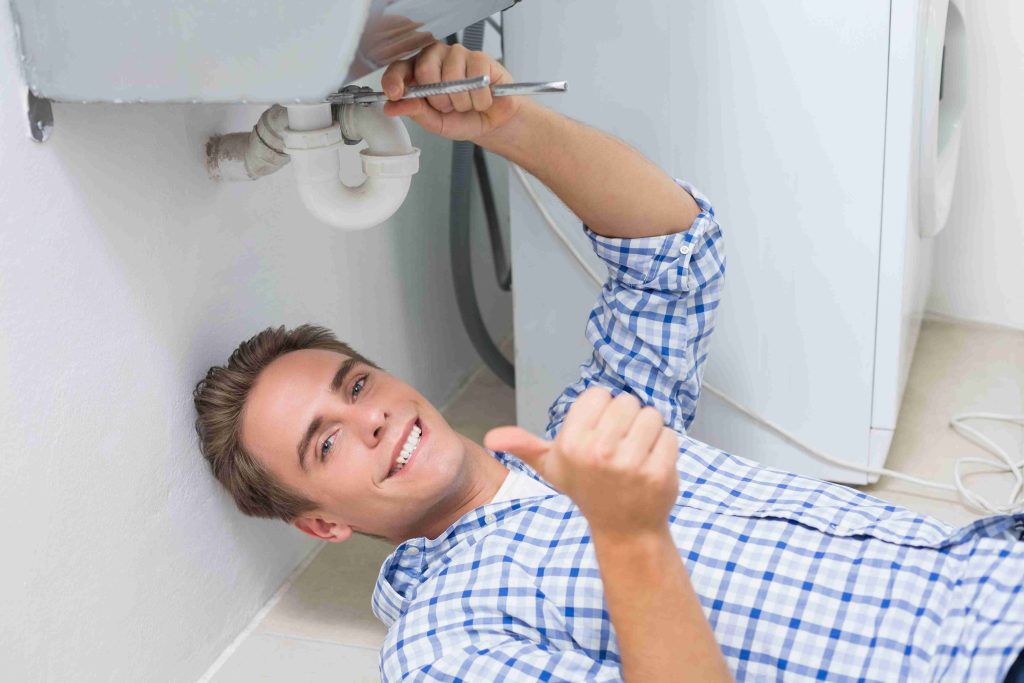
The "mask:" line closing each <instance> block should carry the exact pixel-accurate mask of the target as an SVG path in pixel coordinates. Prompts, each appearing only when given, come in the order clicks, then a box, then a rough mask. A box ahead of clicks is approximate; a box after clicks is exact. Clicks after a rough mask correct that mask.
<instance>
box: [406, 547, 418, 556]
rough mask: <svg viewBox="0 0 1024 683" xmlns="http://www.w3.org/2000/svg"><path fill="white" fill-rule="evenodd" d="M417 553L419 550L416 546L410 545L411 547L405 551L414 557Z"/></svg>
mask: <svg viewBox="0 0 1024 683" xmlns="http://www.w3.org/2000/svg"><path fill="white" fill-rule="evenodd" d="M419 551H420V549H419V548H417V547H416V546H414V545H411V546H409V547H408V549H407V550H406V552H408V553H409V554H410V555H415V554H417V553H418V552H419Z"/></svg>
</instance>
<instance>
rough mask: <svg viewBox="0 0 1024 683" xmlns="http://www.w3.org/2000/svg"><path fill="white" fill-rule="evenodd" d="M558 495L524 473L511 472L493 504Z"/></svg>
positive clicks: (493, 499)
mask: <svg viewBox="0 0 1024 683" xmlns="http://www.w3.org/2000/svg"><path fill="white" fill-rule="evenodd" d="M552 493H557V492H556V491H555V490H554V489H552V488H550V487H548V486H545V485H544V484H542V483H540V482H539V481H537V480H536V479H534V478H533V477H528V476H526V475H525V474H523V473H522V472H517V471H515V470H509V471H508V476H507V477H505V481H504V482H502V484H501V488H500V489H498V492H497V493H496V494H494V498H492V499H491V502H492V503H504V502H505V501H506V500H514V499H516V498H529V497H531V496H547V495H550V494H552Z"/></svg>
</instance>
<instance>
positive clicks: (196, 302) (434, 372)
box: [0, 8, 511, 681]
mask: <svg viewBox="0 0 1024 683" xmlns="http://www.w3.org/2000/svg"><path fill="white" fill-rule="evenodd" d="M6 15H7V10H6V8H4V9H3V10H2V11H0V17H2V18H0V159H2V161H3V166H2V169H0V444H3V446H2V454H0V505H2V514H0V538H2V539H3V551H2V556H3V558H4V559H3V563H2V565H0V605H2V609H0V643H2V646H0V679H2V680H5V681H71V680H74V681H193V680H195V679H196V678H198V677H199V676H200V675H201V674H202V673H203V672H204V671H205V670H206V668H207V667H208V666H209V665H210V663H211V662H212V661H213V660H214V659H215V658H216V657H217V655H218V654H219V653H220V652H221V650H222V649H223V648H224V647H225V645H226V644H227V643H229V642H230V641H231V640H232V638H233V637H234V636H235V635H236V634H237V633H238V632H239V631H240V630H241V629H242V628H243V627H244V626H245V624H246V623H247V621H248V620H249V619H250V618H251V616H252V615H253V614H254V613H255V612H256V610H257V609H258V608H259V607H260V606H261V604H262V603H263V602H264V601H265V600H266V598H267V597H269V596H270V595H271V594H272V593H273V591H274V590H275V589H276V587H277V586H278V585H279V584H280V582H281V581H282V580H283V579H284V578H285V577H286V576H287V575H288V573H289V572H290V570H291V569H292V568H293V567H294V566H295V565H296V564H297V563H298V562H299V561H300V560H301V559H302V558H303V557H304V556H305V555H306V554H307V553H309V552H310V550H311V549H312V548H313V545H312V543H311V542H309V541H307V540H304V539H303V538H302V537H300V535H299V534H298V533H297V532H294V531H292V530H289V529H288V528H287V527H285V526H284V525H283V524H280V523H275V522H268V521H264V520H252V519H247V518H244V517H243V516H241V515H240V514H239V513H237V511H236V510H235V508H234V505H233V504H232V503H231V502H230V500H229V499H228V497H227V496H226V494H224V493H223V492H222V491H221V490H220V489H219V487H218V485H216V483H215V482H214V481H213V480H212V477H211V476H210V475H209V473H208V470H207V467H206V465H205V463H204V462H203V461H202V459H201V457H200V456H199V454H198V451H197V449H196V445H195V436H194V432H193V430H192V420H193V409H192V404H191V391H192V388H193V386H194V384H195V382H196V381H197V380H198V379H199V378H200V377H201V376H202V375H203V374H204V372H205V370H206V368H207V367H208V366H209V365H211V364H215V363H221V362H223V361H224V360H225V359H226V356H227V355H228V353H229V352H230V351H231V350H232V349H233V348H234V346H235V345H236V344H237V343H238V342H239V341H241V340H242V339H244V338H247V337H248V336H250V335H251V334H253V333H254V332H256V331H258V330H260V329H262V328H263V327H266V326H268V325H277V324H287V325H295V324H299V323H302V322H307V321H315V322H319V323H322V324H325V325H327V326H329V327H332V328H334V329H335V330H336V331H337V332H338V333H339V335H340V336H341V337H342V338H343V339H346V340H348V341H350V342H351V343H352V344H354V346H355V347H356V348H357V349H360V350H362V351H363V352H364V353H366V354H368V355H369V356H370V357H371V358H373V359H375V360H377V361H378V362H379V363H381V364H383V365H384V367H386V368H388V369H389V370H391V371H393V372H394V373H396V374H397V375H399V376H401V377H403V378H405V379H407V380H408V381H409V382H410V383H412V384H413V385H414V386H416V387H417V388H419V389H420V390H421V391H423V392H424V393H425V395H426V396H428V397H429V398H430V399H432V400H434V401H435V402H442V401H444V400H446V399H447V398H448V397H449V396H450V394H451V393H452V391H453V389H454V388H456V387H457V385H458V384H459V383H460V382H461V381H462V380H463V379H464V378H465V376H466V375H467V373H468V372H470V371H471V370H472V369H474V367H475V366H476V365H477V364H478V363H479V361H478V359H477V356H476V354H475V353H474V352H473V351H472V348H471V346H470V344H469V341H468V339H467V337H466V335H465V332H464V331H463V328H462V326H461V323H460V322H459V320H458V314H457V310H456V307H455V302H454V300H453V296H452V293H451V288H452V285H451V272H450V267H449V263H448V258H449V257H448V238H447V235H448V227H447V206H448V187H449V183H448V164H449V150H450V148H449V145H448V144H447V143H445V142H443V141H440V140H437V139H429V138H427V137H426V136H424V135H422V134H419V133H418V132H417V131H414V132H413V137H414V144H416V145H417V146H419V147H421V148H422V149H423V165H422V169H421V171H420V174H419V175H418V176H417V177H416V178H415V179H414V182H413V190H412V193H411V195H410V198H409V200H408V201H407V203H406V205H405V206H404V207H403V208H402V209H401V211H400V213H399V214H398V216H397V217H396V218H395V219H393V220H392V221H390V222H389V223H388V224H387V225H386V226H384V227H382V228H379V229H375V230H371V231H367V232H361V233H339V232H337V231H335V230H333V229H331V228H329V227H327V226H324V225H321V224H318V223H317V222H316V221H315V220H313V219H312V218H311V217H309V216H308V215H307V213H306V212H305V211H304V210H303V208H302V206H301V204H300V203H299V200H298V198H297V195H296V192H295V189H294V187H293V178H292V174H291V171H290V169H287V168H286V169H285V170H284V171H282V172H280V173H278V174H277V175H276V176H273V177H269V178H265V179H263V180H261V181H259V182H258V183H246V184H234V185H230V184H215V183H213V182H211V181H210V180H208V179H207V177H206V172H205V169H204V165H203V162H204V153H203V145H204V143H205V141H206V139H207V138H208V136H209V135H211V134H213V133H217V132H227V131H231V130H243V129H247V128H249V127H251V126H252V124H253V123H254V121H255V119H256V117H257V116H258V115H259V113H260V111H261V109H262V108H261V107H253V106H113V105H111V106H106V105H90V106H85V105H73V104H58V105H55V107H54V115H55V119H56V130H55V133H54V135H53V137H52V139H51V140H50V141H49V142H46V143H44V144H36V143H33V142H31V141H30V140H29V139H28V136H27V129H26V124H25V120H24V114H23V109H22V103H21V101H20V98H21V89H20V78H19V76H18V73H17V63H18V62H17V57H16V52H15V48H14V45H13V38H12V35H13V31H12V29H11V26H10V20H9V17H8V16H6ZM485 263H489V259H488V260H486V261H485ZM492 280H493V277H490V274H489V273H484V274H483V276H482V277H481V278H480V281H481V283H482V285H484V286H483V287H482V288H481V294H480V296H481V298H482V300H483V302H484V304H485V306H486V308H487V309H488V310H487V313H488V320H489V322H490V323H491V325H492V328H493V329H495V330H496V331H497V332H498V335H499V336H504V335H505V334H507V333H508V332H509V329H510V319H511V316H510V302H509V299H510V297H508V296H498V295H497V294H496V293H495V288H494V287H493V285H490V284H489V283H490V282H491V281H492Z"/></svg>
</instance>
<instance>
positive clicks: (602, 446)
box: [590, 440, 615, 460]
mask: <svg viewBox="0 0 1024 683" xmlns="http://www.w3.org/2000/svg"><path fill="white" fill-rule="evenodd" d="M590 452H591V454H592V455H593V457H594V458H596V459H598V460H609V459H611V457H612V456H613V455H615V445H614V444H612V443H610V442H608V441H605V440H601V441H595V442H594V444H593V445H591V447H590Z"/></svg>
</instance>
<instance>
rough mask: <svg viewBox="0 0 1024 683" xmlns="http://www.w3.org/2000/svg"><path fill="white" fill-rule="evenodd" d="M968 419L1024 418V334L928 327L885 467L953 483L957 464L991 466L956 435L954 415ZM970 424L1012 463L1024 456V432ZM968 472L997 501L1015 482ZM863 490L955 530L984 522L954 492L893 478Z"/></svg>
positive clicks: (973, 469)
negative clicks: (976, 460) (971, 460)
mask: <svg viewBox="0 0 1024 683" xmlns="http://www.w3.org/2000/svg"><path fill="white" fill-rule="evenodd" d="M965 412H989V413H1009V414H1012V415H1022V414H1024V332H1016V331H1011V330H1004V329H997V328H986V327H974V326H967V325H960V324H954V323H949V322H938V321H933V320H926V321H925V323H924V325H923V327H922V330H921V336H920V338H919V339H918V342H917V349H916V350H915V352H914V364H913V366H912V367H911V370H910V379H909V380H908V382H907V389H906V392H905V393H904V395H903V404H902V406H901V407H900V417H899V423H898V425H897V428H896V433H895V435H894V437H893V442H892V447H891V448H890V450H889V459H888V462H887V463H886V467H888V468H890V469H893V470H896V471H899V472H904V473H906V474H910V475H912V476H917V477H921V478H927V479H937V480H939V481H942V482H950V483H951V482H952V481H953V466H954V463H955V462H956V460H958V459H959V458H961V457H984V458H986V459H993V458H994V457H995V456H993V455H990V454H989V453H988V452H987V451H985V450H984V449H982V448H980V447H978V446H976V445H974V444H972V443H971V442H969V441H967V440H966V439H964V438H963V437H961V436H960V435H959V434H957V433H955V432H954V431H953V430H952V429H951V428H950V426H949V421H950V419H951V418H952V417H953V415H955V414H959V413H965ZM971 425H972V426H974V427H976V428H978V429H979V430H980V431H981V432H982V433H984V434H986V435H987V436H989V437H990V438H992V439H993V440H994V441H995V442H996V443H997V444H999V445H1001V446H1002V447H1003V448H1004V449H1005V450H1006V451H1007V452H1008V453H1009V454H1010V457H1011V458H1012V459H1013V460H1014V461H1019V460H1020V458H1021V457H1024V429H1022V428H1021V427H1019V426H1017V425H1011V424H1001V423H997V422H987V421H985V422H980V421H979V422H972V423H971ZM963 471H964V472H965V473H966V472H978V473H979V474H977V475H974V476H967V477H966V478H965V483H967V485H968V486H970V487H972V488H976V489H977V490H978V491H979V492H981V493H982V495H984V496H985V497H986V498H988V499H989V500H991V501H993V502H998V503H1005V502H1006V498H1007V495H1008V494H1009V492H1010V489H1011V486H1012V483H1013V480H1012V477H1011V476H1010V475H1008V474H993V473H992V471H991V470H988V469H985V468H982V467H978V466H975V465H969V466H966V467H965V468H964V470H963ZM861 490H863V491H866V492H868V493H870V494H872V495H874V496H878V497H879V498H884V499H886V500H889V501H892V502H895V503H899V504H901V505H904V506H906V507H908V508H911V509H912V510H916V511H918V512H923V513H926V514H929V515H932V516H934V517H937V518H939V519H941V520H943V521H944V522H949V523H951V524H964V523H966V522H969V521H971V520H973V519H977V518H978V517H980V516H982V515H981V514H980V513H978V512H976V511H975V510H972V509H969V508H967V507H965V506H964V505H962V504H961V503H960V501H959V498H958V494H957V493H955V492H945V491H930V490H922V489H921V488H919V487H917V486H916V485H914V484H911V483H905V482H902V481H898V480H895V479H891V478H885V477H883V478H882V479H880V480H879V481H878V483H876V484H873V485H871V486H865V487H861Z"/></svg>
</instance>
